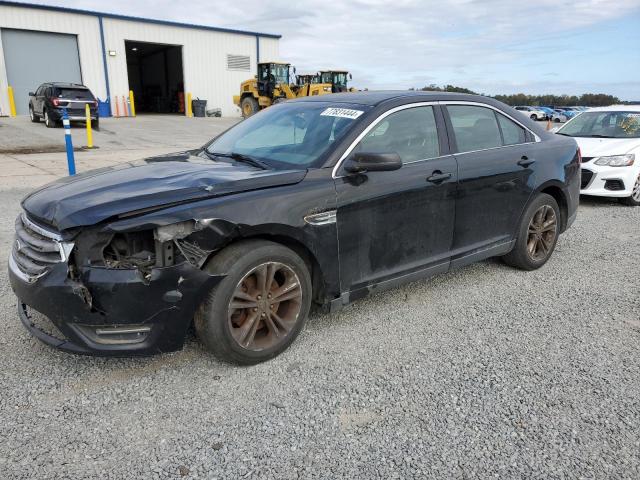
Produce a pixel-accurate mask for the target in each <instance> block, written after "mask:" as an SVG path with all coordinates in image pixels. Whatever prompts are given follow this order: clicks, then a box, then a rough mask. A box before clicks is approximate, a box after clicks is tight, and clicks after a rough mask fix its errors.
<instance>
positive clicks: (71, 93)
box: [55, 88, 93, 100]
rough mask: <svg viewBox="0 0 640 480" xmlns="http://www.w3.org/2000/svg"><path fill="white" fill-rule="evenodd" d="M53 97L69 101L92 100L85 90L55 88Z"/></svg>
mask: <svg viewBox="0 0 640 480" xmlns="http://www.w3.org/2000/svg"><path fill="white" fill-rule="evenodd" d="M55 96H56V97H59V98H68V99H70V100H93V95H91V92H90V91H89V90H87V89H86V88H56V93H55Z"/></svg>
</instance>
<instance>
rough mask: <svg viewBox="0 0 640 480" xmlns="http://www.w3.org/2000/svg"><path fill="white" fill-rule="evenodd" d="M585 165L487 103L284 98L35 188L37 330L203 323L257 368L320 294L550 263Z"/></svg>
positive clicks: (155, 336) (125, 345)
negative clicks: (499, 264) (126, 160)
mask: <svg viewBox="0 0 640 480" xmlns="http://www.w3.org/2000/svg"><path fill="white" fill-rule="evenodd" d="M579 173H580V152H579V150H578V148H577V146H576V143H575V141H574V140H573V139H571V138H568V137H562V136H557V135H552V134H548V133H546V132H545V131H544V130H542V129H540V128H538V127H537V126H536V124H535V123H534V122H531V121H529V119H526V118H523V117H522V116H521V115H518V114H515V113H514V110H513V109H512V108H510V107H508V106H506V105H504V104H502V103H500V102H497V101H495V100H492V99H489V98H484V97H480V96H473V95H463V94H449V93H422V92H365V93H342V94H335V95H326V96H322V97H314V98H305V99H300V100H295V101H290V102H284V103H282V104H278V105H275V106H273V107H271V108H269V109H267V110H264V111H263V112H260V113H258V114H257V115H255V116H252V117H251V118H249V119H247V120H245V121H243V122H241V123H239V124H238V125H236V126H235V127H233V128H231V129H230V130H228V131H227V132H225V133H224V134H222V135H221V136H219V137H217V138H215V139H214V140H213V141H211V142H210V143H209V144H207V145H205V146H204V147H203V148H200V149H197V150H193V151H189V152H184V153H179V154H173V155H167V156H163V157H155V158H150V159H146V160H142V161H139V162H136V163H130V164H122V165H117V166H114V167H111V168H107V169H102V170H97V171H94V172H89V173H86V174H83V175H78V176H76V177H73V178H65V179H62V180H59V181H57V182H54V183H52V184H49V185H48V186H45V187H43V188H41V189H39V190H37V191H35V192H33V193H32V194H30V195H28V196H27V197H26V198H25V199H24V200H23V202H22V206H23V208H24V212H23V213H22V214H21V215H20V216H19V218H18V219H17V220H16V240H15V243H14V247H13V251H12V254H11V257H10V259H9V269H10V279H11V285H12V287H13V290H14V292H15V293H16V295H17V297H18V311H19V315H20V317H21V319H22V321H23V323H24V324H25V326H26V327H27V328H28V329H29V330H30V331H31V332H32V333H33V334H34V335H36V336H37V337H38V338H40V339H41V340H43V341H45V342H47V343H49V344H52V345H54V346H57V347H59V348H62V349H65V350H68V351H72V352H77V353H87V354H102V355H133V354H152V353H159V352H167V351H173V350H176V349H180V348H181V347H182V345H183V342H184V337H185V333H186V331H187V329H188V328H189V327H190V326H191V325H192V324H193V325H194V326H195V331H196V333H197V335H198V337H199V338H200V340H201V341H202V342H203V343H204V344H205V345H206V346H207V347H208V348H209V349H210V350H211V351H212V352H213V353H214V354H216V355H217V356H219V357H220V358H221V359H224V360H227V361H231V362H236V363H242V364H251V363H257V362H260V361H264V360H267V359H269V358H272V357H274V356H275V355H277V354H279V353H280V352H282V351H283V350H284V349H286V348H287V347H288V346H289V345H290V344H291V342H292V341H293V340H294V339H295V337H296V336H297V335H298V333H299V332H300V331H301V329H302V328H303V326H304V324H305V321H306V319H307V314H308V312H309V308H310V305H311V302H317V303H319V304H321V305H324V306H325V307H326V308H327V309H329V310H335V309H337V308H340V307H342V306H344V305H347V304H348V303H350V302H353V301H354V300H356V299H359V298H362V297H364V296H366V295H369V294H371V293H374V292H377V291H380V290H383V289H387V288H392V287H394V286H397V285H400V284H403V283H405V282H409V281H413V280H417V279H420V278H424V277H427V276H430V275H434V274H438V273H442V272H446V271H448V270H450V269H452V268H457V267H462V266H464V265H468V264H470V263H472V262H477V261H479V260H482V259H486V258H488V257H495V256H499V257H502V258H503V259H504V261H505V262H506V263H508V264H509V265H513V266H515V267H518V268H521V269H523V270H532V269H537V268H540V267H541V266H542V265H544V264H545V262H547V260H548V259H549V257H550V256H551V254H552V252H553V250H554V247H555V245H556V242H557V240H558V236H559V235H560V234H561V233H562V232H564V231H565V230H566V229H567V228H569V226H570V225H571V224H572V222H573V221H574V219H575V217H576V211H577V207H578V198H579V191H580V175H579ZM507 288H508V287H507ZM43 318H44V319H43ZM43 322H44V323H45V324H46V325H43Z"/></svg>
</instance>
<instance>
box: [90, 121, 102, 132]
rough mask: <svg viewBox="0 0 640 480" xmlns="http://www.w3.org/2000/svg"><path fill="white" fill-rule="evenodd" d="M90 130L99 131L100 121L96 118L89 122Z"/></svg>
mask: <svg viewBox="0 0 640 480" xmlns="http://www.w3.org/2000/svg"><path fill="white" fill-rule="evenodd" d="M91 128H93V129H94V130H97V131H98V132H99V131H100V119H99V118H96V119H95V120H91Z"/></svg>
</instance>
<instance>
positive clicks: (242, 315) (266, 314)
mask: <svg viewBox="0 0 640 480" xmlns="http://www.w3.org/2000/svg"><path fill="white" fill-rule="evenodd" d="M301 309H302V286H301V284H300V279H299V278H298V275H297V274H296V273H295V272H294V271H293V270H292V269H291V268H290V267H289V266H287V265H285V264H282V263H279V262H267V263H263V264H261V265H258V266H257V267H255V268H253V269H252V270H250V271H249V272H248V273H247V274H246V275H245V276H244V277H243V278H242V280H240V282H239V283H238V285H237V286H236V288H235V290H234V292H233V295H232V298H231V300H230V302H229V306H228V315H227V321H228V326H229V330H230V331H231V335H232V336H233V339H234V340H235V341H236V343H237V344H238V345H239V346H241V347H242V348H244V349H247V350H253V351H260V350H264V349H267V348H271V347H275V346H277V345H279V344H280V343H282V342H283V341H284V340H285V338H286V337H287V335H288V334H289V332H290V331H291V330H292V329H293V327H294V326H295V324H296V322H297V321H298V318H299V316H300V311H301Z"/></svg>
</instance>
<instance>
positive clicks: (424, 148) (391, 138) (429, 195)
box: [335, 104, 457, 299]
mask: <svg viewBox="0 0 640 480" xmlns="http://www.w3.org/2000/svg"><path fill="white" fill-rule="evenodd" d="M447 149H448V145H447V143H446V137H445V136H444V120H443V117H442V113H441V112H440V109H439V107H438V106H434V105H425V104H419V105H417V106H416V105H415V104H413V105H404V106H402V107H397V108H395V109H392V110H390V111H388V112H386V113H385V114H383V115H382V116H381V117H378V119H377V120H375V121H374V122H372V124H371V125H370V126H369V127H368V128H367V129H365V131H364V132H363V134H361V135H360V137H359V140H358V141H357V144H356V145H355V146H354V147H353V149H351V150H347V152H346V154H345V156H346V158H345V162H348V161H349V158H350V155H353V154H354V153H355V152H361V153H364V152H367V153H397V154H398V155H399V156H400V158H401V160H402V162H403V165H402V167H401V168H400V169H398V170H395V171H385V172H368V173H359V174H348V173H347V172H346V171H345V170H344V169H343V168H342V166H343V165H344V162H343V163H342V164H339V166H338V167H337V168H336V172H335V176H336V179H335V183H336V190H337V199H338V204H337V226H338V242H339V252H340V283H341V289H342V292H343V293H345V292H349V291H351V292H352V297H351V298H352V299H353V298H357V297H358V296H361V295H360V294H356V292H357V291H358V290H360V293H361V294H362V293H363V292H366V291H367V289H366V288H365V287H367V286H368V285H372V284H375V283H381V282H385V283H387V284H388V285H391V284H392V283H393V282H394V280H393V279H395V278H397V277H400V276H409V278H410V276H416V277H419V276H423V275H424V274H427V273H436V272H440V271H446V270H447V269H448V266H449V259H448V257H449V250H450V248H451V242H452V237H453V226H454V213H455V212H454V209H455V192H456V182H457V167H456V160H455V158H454V157H453V156H450V155H443V153H448V150H447Z"/></svg>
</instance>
